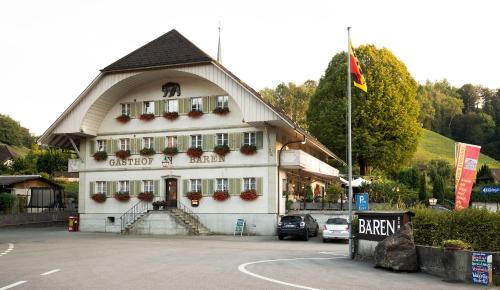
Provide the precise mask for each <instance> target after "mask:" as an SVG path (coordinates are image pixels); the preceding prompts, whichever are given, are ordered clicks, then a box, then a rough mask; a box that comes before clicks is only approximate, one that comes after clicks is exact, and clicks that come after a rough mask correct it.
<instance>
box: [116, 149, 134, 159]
mask: <svg viewBox="0 0 500 290" xmlns="http://www.w3.org/2000/svg"><path fill="white" fill-rule="evenodd" d="M115 155H116V157H118V158H120V159H125V158H128V157H130V150H119V151H116V153H115Z"/></svg>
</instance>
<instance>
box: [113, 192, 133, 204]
mask: <svg viewBox="0 0 500 290" xmlns="http://www.w3.org/2000/svg"><path fill="white" fill-rule="evenodd" d="M114 197H115V199H116V200H118V201H121V202H126V201H129V200H130V194H129V193H128V192H125V191H118V192H117V193H115V195H114Z"/></svg>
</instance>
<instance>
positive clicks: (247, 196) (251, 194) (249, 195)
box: [240, 189, 257, 201]
mask: <svg viewBox="0 0 500 290" xmlns="http://www.w3.org/2000/svg"><path fill="white" fill-rule="evenodd" d="M240 198H241V199H243V200H246V201H250V200H255V199H257V192H256V191H255V189H250V190H245V191H243V192H242V193H241V194H240Z"/></svg>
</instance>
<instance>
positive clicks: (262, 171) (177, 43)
mask: <svg viewBox="0 0 500 290" xmlns="http://www.w3.org/2000/svg"><path fill="white" fill-rule="evenodd" d="M226 108H227V109H226ZM193 109H195V110H199V111H201V112H203V114H202V115H201V116H198V117H192V116H190V115H191V114H188V113H189V112H190V111H192V110H193ZM227 110H228V111H229V112H228V113H227V114H216V112H217V111H219V112H225V111H227ZM165 113H171V114H165ZM175 113H177V114H178V118H177V119H175V120H171V119H168V118H166V116H167V115H168V116H170V117H172V116H173V115H175ZM148 114H150V115H148ZM192 114H193V113H192ZM121 115H126V116H127V117H122V118H124V119H123V120H122V122H120V121H119V120H118V119H117V117H119V116H121ZM141 116H142V118H141ZM147 117H149V118H151V119H149V120H146V118H147ZM129 118H130V120H127V119H129ZM303 140H306V141H305V144H302V143H304V142H302V143H301V141H303ZM293 141H295V142H293ZM288 142H293V143H291V144H289V145H288V146H287V147H286V148H283V152H282V155H281V161H280V163H281V166H278V162H279V158H278V153H279V150H280V149H281V148H282V147H283V145H284V144H285V143H288ZM40 143H42V144H47V145H50V146H56V147H67V148H74V149H75V150H77V151H78V154H79V157H80V158H79V159H78V160H71V161H70V164H69V165H70V166H69V167H70V171H77V172H79V175H80V189H79V213H80V220H81V222H80V229H81V230H82V231H116V232H119V231H120V230H121V227H120V217H121V216H122V214H123V213H125V212H126V211H128V210H129V209H131V208H132V207H133V206H134V205H135V204H137V203H139V202H142V201H140V200H139V199H138V198H137V195H138V194H139V193H141V192H152V193H154V196H155V200H165V201H167V202H168V204H169V205H170V206H172V207H177V208H182V206H185V207H186V208H188V209H189V210H190V211H192V212H193V213H194V214H195V215H197V216H198V217H199V218H200V220H201V222H202V223H203V224H204V225H205V226H206V227H207V228H208V229H209V230H210V231H212V232H214V233H223V234H224V233H225V234H229V233H233V229H234V223H235V221H236V219H237V218H243V219H245V220H246V222H247V225H248V230H249V231H250V232H252V233H254V234H274V233H275V229H276V222H277V217H278V215H280V214H284V213H285V204H286V192H289V191H293V188H294V186H292V185H296V184H297V186H298V187H295V188H300V187H301V184H302V183H301V182H303V181H304V180H305V181H307V182H308V183H317V184H320V185H322V186H324V183H325V181H327V180H329V179H331V178H333V177H335V176H338V170H337V169H335V168H333V167H331V166H329V165H328V164H327V163H326V162H325V161H327V159H329V158H335V159H338V158H337V157H336V156H335V155H334V154H333V153H332V152H331V151H330V150H328V149H327V148H326V147H325V146H323V145H322V144H321V143H320V142H319V141H317V140H316V139H315V138H314V137H312V136H311V135H310V134H309V133H307V132H306V131H305V130H303V129H301V128H300V127H299V126H298V125H297V124H295V123H294V122H292V120H291V119H290V118H289V117H287V116H286V115H284V114H283V113H282V112H280V111H279V110H278V109H276V108H274V107H273V106H272V105H270V104H269V103H267V102H266V101H264V100H263V99H262V98H261V96H260V95H259V93H257V92H256V91H255V90H253V89H252V88H250V87H249V86H248V85H246V84H245V83H243V82H242V81H241V80H240V79H238V78H237V77H236V76H235V75H233V74H232V73H231V72H230V71H228V70H227V69H226V68H225V67H223V66H222V65H221V64H220V63H218V62H217V61H215V60H213V59H212V58H211V57H210V56H208V55H207V54H205V53H204V52H202V51H201V50H200V49H199V48H197V47H196V46H195V45H193V44H192V43H191V42H190V41H189V40H187V39H186V38H184V37H183V36H182V35H181V34H179V33H178V32H177V31H176V30H172V31H170V32H168V33H166V34H164V35H162V36H160V37H159V38H157V39H155V40H153V41H152V42H150V43H148V44H146V45H144V46H143V47H141V48H139V49H137V50H135V51H133V52H132V53H130V54H128V55H126V56H125V57H123V58H121V59H119V60H118V61H116V62H114V63H112V64H111V65H109V66H107V67H106V68H104V69H102V70H101V72H100V74H99V75H98V76H97V77H96V78H95V79H94V80H93V81H92V82H91V83H90V85H89V86H88V87H87V88H86V89H85V90H84V91H83V92H82V93H81V95H80V96H78V98H77V99H76V100H75V101H74V102H73V103H72V104H71V105H70V107H69V108H68V109H66V111H64V113H63V114H62V115H61V116H60V117H59V118H58V119H57V120H56V121H55V122H54V124H52V126H50V128H48V129H47V131H46V132H45V133H44V134H43V135H42V137H41V138H40ZM217 145H227V146H228V147H229V149H230V152H229V153H228V154H227V155H225V156H223V157H221V156H219V155H218V154H216V153H215V152H214V147H215V146H217ZM244 145H252V146H255V147H252V146H247V148H249V149H254V148H256V149H257V150H256V152H255V153H254V154H251V155H246V154H243V153H242V152H240V150H241V148H242V146H244ZM167 147H170V148H174V147H175V148H176V149H177V151H178V153H177V154H175V155H173V156H171V155H165V154H163V153H162V152H163V150H164V149H165V148H167ZM191 147H198V148H201V149H202V151H203V155H202V156H201V157H199V158H196V157H190V156H188V155H187V153H186V152H187V150H188V149H189V148H191ZM144 148H148V149H152V150H149V151H150V152H146V151H148V150H142V149H144ZM119 150H125V151H127V150H128V151H129V152H130V156H122V157H123V159H121V158H119V157H118V156H117V154H116V152H117V151H119ZM141 150H142V153H143V155H141ZM169 150H173V149H169ZM102 151H105V152H106V153H107V155H108V156H107V159H105V160H100V161H97V160H95V157H94V156H97V155H99V154H103V153H98V154H97V155H95V153H96V152H102ZM153 152H154V154H152V155H147V156H144V154H145V153H149V154H151V153H153ZM122 153H123V152H122ZM103 155H104V154H103ZM118 155H120V153H118ZM278 167H279V169H278ZM278 175H279V176H278ZM278 180H279V182H278ZM246 190H254V192H255V193H256V194H257V198H256V199H254V200H250V201H247V200H243V199H242V198H241V197H240V194H241V193H242V192H243V191H246ZM215 191H227V193H228V194H229V195H230V197H229V198H228V199H227V200H224V201H217V200H215V199H214V198H213V197H212V195H213V193H214V192H215ZM296 191H297V190H296ZM116 192H128V193H129V195H130V200H128V201H125V202H124V201H119V200H117V199H115V198H113V196H114V194H115V193H116ZM188 192H201V194H202V195H203V197H202V198H201V199H200V200H199V206H197V207H195V206H191V201H190V200H189V199H188V197H187V195H188ZM96 193H103V194H105V195H107V197H108V198H107V199H106V201H105V202H102V203H98V202H96V201H94V200H93V199H92V198H91V195H93V194H96Z"/></svg>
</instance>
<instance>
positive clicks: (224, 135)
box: [217, 133, 229, 146]
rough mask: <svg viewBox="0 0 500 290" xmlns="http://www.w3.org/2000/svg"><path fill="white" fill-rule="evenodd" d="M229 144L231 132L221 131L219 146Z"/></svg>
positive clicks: (218, 137) (218, 135)
mask: <svg viewBox="0 0 500 290" xmlns="http://www.w3.org/2000/svg"><path fill="white" fill-rule="evenodd" d="M228 144H229V134H227V133H219V134H217V146H222V145H228Z"/></svg>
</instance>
